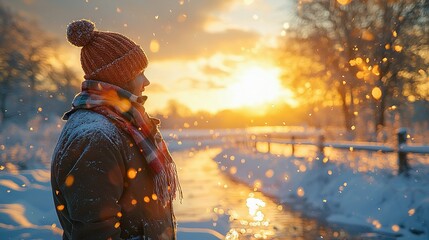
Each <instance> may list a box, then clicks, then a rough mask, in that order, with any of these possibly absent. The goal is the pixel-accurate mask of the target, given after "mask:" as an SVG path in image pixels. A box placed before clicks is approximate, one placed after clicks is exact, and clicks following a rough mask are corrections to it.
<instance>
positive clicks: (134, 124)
mask: <svg viewBox="0 0 429 240" xmlns="http://www.w3.org/2000/svg"><path fill="white" fill-rule="evenodd" d="M146 99H147V96H141V97H138V96H136V95H134V94H132V93H130V92H128V91H126V90H124V89H122V88H120V87H118V86H115V85H112V84H108V83H105V82H100V81H94V80H86V81H84V82H83V83H82V91H81V92H80V93H79V94H78V95H76V97H75V98H74V100H73V103H72V109H71V110H70V111H69V112H66V113H65V114H64V117H63V119H64V120H67V119H68V118H69V116H70V115H71V114H72V113H73V112H74V111H76V110H77V109H90V110H92V111H95V112H97V113H100V114H102V115H104V116H106V117H108V118H109V119H111V120H112V121H113V122H115V124H116V125H117V126H118V127H120V128H121V129H123V130H125V131H126V132H127V133H129V134H130V136H131V137H132V139H133V140H134V142H135V143H136V145H137V146H138V147H139V149H140V152H141V153H142V154H143V157H144V159H145V160H146V162H147V164H148V165H149V167H150V169H151V170H152V172H153V173H154V182H155V194H156V195H157V197H158V199H160V200H161V202H162V204H163V205H164V206H166V205H167V204H168V203H169V202H171V201H172V200H173V199H174V198H175V197H176V192H177V191H178V192H179V195H180V196H179V198H180V199H181V198H182V191H181V188H180V183H179V179H178V175H177V170H176V164H175V163H174V161H173V158H172V157H171V155H170V152H169V151H168V149H167V146H166V143H165V142H164V139H163V138H162V136H161V133H160V132H159V130H158V126H159V124H160V121H159V120H158V119H156V118H151V117H149V115H148V114H147V113H146V111H145V108H144V106H143V104H144V102H145V101H146Z"/></svg>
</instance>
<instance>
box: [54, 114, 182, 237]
mask: <svg viewBox="0 0 429 240" xmlns="http://www.w3.org/2000/svg"><path fill="white" fill-rule="evenodd" d="M51 185H52V192H53V197H54V203H55V206H56V211H57V215H58V218H59V220H60V223H61V226H62V227H63V229H64V234H63V239H131V238H132V239H175V228H176V226H175V225H176V223H175V219H174V215H173V210H172V206H171V204H169V205H168V206H166V207H163V206H162V204H161V203H160V201H158V200H157V197H156V195H155V194H154V182H153V174H152V173H151V171H150V169H149V166H148V165H147V163H146V161H145V160H144V159H142V155H141V153H140V152H139V150H138V149H137V147H136V145H135V144H134V142H133V141H132V138H131V137H130V136H129V135H128V134H126V133H125V132H123V131H122V130H120V129H118V128H117V127H116V126H115V124H114V123H112V122H111V121H110V120H109V119H107V118H106V117H105V116H103V115H100V114H98V113H95V112H92V111H89V110H77V111H76V112H75V113H73V114H72V115H71V116H70V118H69V120H68V121H67V123H66V124H65V126H64V129H63V131H62V133H61V135H60V138H59V140H58V144H57V146H56V148H55V150H54V153H53V158H52V166H51ZM138 236H140V238H138ZM136 237H137V238H136Z"/></svg>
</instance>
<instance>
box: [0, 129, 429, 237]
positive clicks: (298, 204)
mask: <svg viewBox="0 0 429 240" xmlns="http://www.w3.org/2000/svg"><path fill="white" fill-rule="evenodd" d="M39 125H40V126H39ZM9 129H10V131H9ZM60 129H61V125H60V123H58V124H56V125H54V128H46V129H45V128H44V127H43V125H42V124H39V123H37V124H33V125H31V126H29V128H28V129H26V130H25V129H20V128H8V129H6V130H4V131H3V132H2V136H0V140H1V142H2V143H1V145H0V150H1V151H0V152H1V156H0V157H1V158H0V160H2V161H3V163H2V164H0V239H60V238H61V229H60V225H59V222H58V220H57V217H56V215H55V211H54V208H53V202H52V197H51V190H50V183H49V177H50V172H49V168H48V166H47V165H46V164H47V163H49V158H50V154H51V153H50V151H51V149H52V148H53V147H52V145H53V144H54V143H55V139H56V136H57V134H58V133H59V130H60ZM17 130H19V131H17ZM40 133H43V134H40ZM222 134H226V135H238V136H242V135H243V132H237V131H236V130H234V131H232V132H231V131H226V132H221V131H213V130H207V131H194V132H193V131H185V130H184V131H171V132H166V133H164V137H165V138H166V139H167V140H169V147H170V149H171V150H172V151H178V150H181V149H189V148H205V146H207V145H210V146H211V145H213V144H222V143H224V141H225V139H223V138H222ZM207 136H210V137H209V138H207ZM186 138H187V139H188V140H185V139H186ZM226 145H230V146H233V144H226ZM273 150H275V149H273ZM273 152H275V151H273ZM298 152H299V151H298ZM304 155H305V156H308V155H312V153H311V152H310V151H309V152H306V153H305V154H304ZM345 156H346V155H341V154H340V155H332V157H333V158H338V159H331V160H330V161H328V162H327V163H322V161H319V160H316V158H315V157H311V156H310V157H306V158H300V157H285V156H284V155H273V154H264V153H253V152H250V151H248V150H244V149H242V150H238V149H236V148H229V149H224V150H223V151H222V153H221V154H219V155H218V156H217V157H216V158H215V161H216V162H218V163H219V167H220V169H221V170H222V171H223V172H224V173H225V174H227V175H229V176H230V177H232V178H233V179H235V180H239V181H241V182H244V183H247V184H248V185H250V186H251V187H253V188H255V189H257V190H260V191H262V192H264V193H266V194H267V195H270V196H273V197H275V198H277V199H278V200H279V201H280V202H284V203H285V204H288V205H290V206H291V207H293V208H295V209H298V210H302V211H303V212H305V213H307V214H312V213H314V212H316V213H317V216H318V217H320V216H322V217H324V218H325V219H326V220H328V221H330V222H333V223H339V224H352V225H359V226H363V227H368V228H371V229H373V231H376V232H377V231H378V232H383V233H386V234H388V235H391V236H401V237H400V239H419V240H421V239H429V187H428V186H429V165H427V164H422V165H416V164H413V165H412V170H413V171H411V172H410V176H409V177H408V178H406V177H403V176H396V175H395V173H394V171H392V167H391V166H387V165H388V164H390V163H391V161H390V162H389V161H386V160H383V161H385V162H386V164H384V162H383V161H381V160H380V161H379V159H378V157H379V156H378V154H373V155H371V156H370V158H373V160H374V162H380V163H382V164H371V165H369V166H365V167H363V168H362V169H366V171H360V170H359V168H361V167H362V166H359V168H358V167H356V166H355V167H353V166H351V165H350V164H347V163H356V161H357V160H356V159H346V157H345ZM354 157H357V158H359V159H360V160H364V161H362V162H368V159H363V158H362V157H360V156H359V155H355V156H354ZM423 158H427V155H425V157H423ZM359 159H358V160H359ZM5 160H10V163H13V164H8V163H7V162H6V163H5V162H4V161H5ZM426 160H427V159H426ZM2 161H0V163H1V162H2ZM423 162H427V161H419V162H418V163H419V164H420V163H423ZM21 163H25V165H24V166H25V167H27V168H28V170H18V169H14V167H15V166H17V165H21ZM383 166H384V167H383ZM357 168H358V170H356V169H357ZM217 228H218V229H216V228H214V227H213V221H212V220H207V221H202V220H201V221H198V222H181V223H180V224H179V233H178V237H179V239H187V240H188V239H189V240H191V239H218V237H216V232H210V231H212V230H214V231H217V232H220V233H223V234H224V232H225V229H228V227H225V226H217ZM210 229H211V230H210Z"/></svg>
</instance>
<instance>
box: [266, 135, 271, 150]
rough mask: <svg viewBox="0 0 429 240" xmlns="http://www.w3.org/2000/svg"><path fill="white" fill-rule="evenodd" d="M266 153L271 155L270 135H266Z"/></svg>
mask: <svg viewBox="0 0 429 240" xmlns="http://www.w3.org/2000/svg"><path fill="white" fill-rule="evenodd" d="M267 148H268V149H267V152H268V153H271V134H267Z"/></svg>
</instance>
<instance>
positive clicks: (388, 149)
mask: <svg viewBox="0 0 429 240" xmlns="http://www.w3.org/2000/svg"><path fill="white" fill-rule="evenodd" d="M312 137H313V138H314V136H312ZM397 139H398V142H397V145H396V146H395V147H392V146H389V145H386V144H380V143H374V142H352V141H344V142H327V141H326V140H325V137H324V136H323V135H318V136H317V140H310V139H308V138H307V139H305V138H304V139H303V138H302V136H300V137H299V138H298V137H297V136H296V135H293V134H292V135H291V134H287V133H286V134H280V133H275V134H274V133H267V134H254V135H251V136H250V138H249V139H247V140H246V141H250V145H251V146H252V147H253V148H254V149H256V145H257V143H258V142H264V143H266V144H267V152H271V144H272V143H278V144H287V145H290V146H291V153H292V155H294V154H295V146H296V145H312V146H316V147H317V148H318V152H319V154H320V155H319V156H324V152H325V151H324V148H325V147H330V148H336V149H349V150H352V151H355V150H361V151H370V152H382V153H393V152H396V153H397V155H398V173H399V174H404V175H408V172H409V170H410V165H409V162H408V158H407V154H408V153H416V154H429V146H426V145H419V146H415V145H408V144H407V131H406V130H405V129H403V128H402V129H400V130H399V131H398V132H397ZM241 141H243V140H241Z"/></svg>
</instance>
